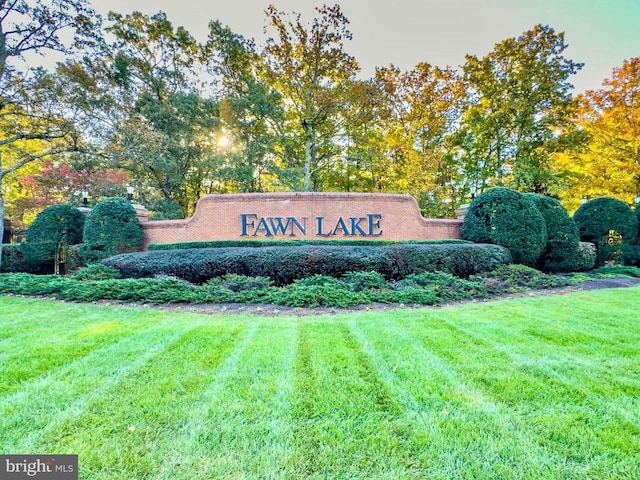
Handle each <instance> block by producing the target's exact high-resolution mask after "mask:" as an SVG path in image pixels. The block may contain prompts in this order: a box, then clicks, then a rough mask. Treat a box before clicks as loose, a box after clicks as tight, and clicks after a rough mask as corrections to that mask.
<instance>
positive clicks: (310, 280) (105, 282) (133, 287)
mask: <svg viewBox="0 0 640 480" xmlns="http://www.w3.org/2000/svg"><path fill="white" fill-rule="evenodd" d="M626 268H627V269H630V270H637V271H639V272H640V269H638V268H636V267H626ZM118 273H119V272H118V271H117V270H115V269H113V268H110V267H107V266H105V265H91V266H89V267H85V268H82V269H80V270H79V271H78V272H76V274H75V275H74V276H73V277H61V276H57V275H33V274H27V273H12V274H3V275H1V276H0V293H6V294H17V295H32V296H33V295H48V296H52V297H54V298H57V299H61V300H69V301H77V302H95V301H98V300H118V301H121V302H141V303H156V304H161V303H261V304H273V305H286V306H294V307H317V306H327V307H349V306H353V305H362V304H370V303H405V304H406V303H409V304H422V305H436V304H440V303H443V302H448V301H451V300H472V299H486V298H489V297H490V296H492V295H500V294H503V293H514V292H521V291H523V290H525V289H544V288H552V287H559V286H565V285H570V284H572V283H575V282H576V281H582V280H584V279H585V278H588V277H586V276H581V277H576V278H574V277H571V276H560V275H550V274H544V273H542V272H539V271H537V270H535V269H533V268H530V267H527V266H524V265H515V264H509V265H502V266H500V267H498V268H496V269H494V270H491V271H489V272H487V273H484V274H477V275H473V276H470V277H469V278H467V279H462V278H459V277H456V276H454V275H451V274H450V273H446V272H422V273H417V274H411V275H407V276H406V277H404V278H403V279H402V280H399V281H396V280H392V281H388V280H386V279H385V278H384V276H383V275H382V274H380V273H377V272H366V271H363V272H347V273H346V274H344V275H343V276H342V277H340V278H335V277H330V276H327V275H313V276H310V277H306V278H301V279H298V280H295V281H293V282H292V283H290V284H287V285H282V286H275V285H274V282H273V280H272V279H270V278H268V277H260V276H258V277H253V276H245V275H238V274H226V275H223V276H221V277H215V278H212V279H210V280H209V281H208V282H207V283H205V284H203V285H196V284H191V283H189V282H186V281H184V280H183V279H180V278H177V277H172V276H167V275H157V276H155V277H154V278H117V276H118ZM614 274H615V272H614Z"/></svg>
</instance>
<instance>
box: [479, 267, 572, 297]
mask: <svg viewBox="0 0 640 480" xmlns="http://www.w3.org/2000/svg"><path fill="white" fill-rule="evenodd" d="M478 277H479V278H484V279H485V283H486V286H487V288H488V290H489V292H490V293H503V292H521V291H523V290H525V289H529V288H536V289H543V288H552V287H560V286H563V285H568V284H569V283H570V281H569V279H568V278H563V277H560V276H558V275H548V274H545V273H542V272H540V271H538V270H536V269H534V268H531V267H527V266H526V265H501V266H500V267H498V268H496V269H495V270H493V271H491V272H488V273H486V274H483V275H480V276H478ZM477 279H478V278H476V277H474V280H477Z"/></svg>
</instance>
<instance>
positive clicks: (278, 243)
mask: <svg viewBox="0 0 640 480" xmlns="http://www.w3.org/2000/svg"><path fill="white" fill-rule="evenodd" d="M400 243H410V244H420V245H422V244H430V245H439V244H445V243H446V244H449V243H472V242H469V241H467V240H456V239H447V240H402V241H401V240H315V239H305V240H210V241H201V242H176V243H151V244H149V246H148V249H149V250H187V249H190V248H228V247H299V246H302V245H350V246H361V247H364V246H373V247H376V246H380V245H398V244H400Z"/></svg>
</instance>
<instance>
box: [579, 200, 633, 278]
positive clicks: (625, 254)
mask: <svg viewBox="0 0 640 480" xmlns="http://www.w3.org/2000/svg"><path fill="white" fill-rule="evenodd" d="M573 220H574V221H575V223H576V226H577V227H578V232H579V234H580V240H582V241H583V242H592V243H594V244H595V245H596V250H597V265H598V266H599V267H601V266H603V265H605V264H607V263H621V264H624V263H635V261H636V258H637V256H636V251H637V245H636V238H637V236H638V220H637V217H636V215H635V213H634V212H633V211H632V210H631V208H630V207H629V205H627V204H626V203H624V202H622V201H620V200H617V199H615V198H610V197H600V198H595V199H593V200H591V201H589V202H587V203H585V204H583V205H581V206H580V208H578V210H577V211H576V213H575V215H574V216H573Z"/></svg>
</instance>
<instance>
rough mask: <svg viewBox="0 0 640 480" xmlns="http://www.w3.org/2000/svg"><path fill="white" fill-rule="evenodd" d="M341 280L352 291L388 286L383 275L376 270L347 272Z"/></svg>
mask: <svg viewBox="0 0 640 480" xmlns="http://www.w3.org/2000/svg"><path fill="white" fill-rule="evenodd" d="M342 281H343V282H344V283H345V284H346V285H347V287H348V288H349V289H350V290H353V291H354V292H361V291H363V290H372V289H380V288H387V287H388V286H389V285H388V284H387V281H386V279H385V278H384V276H382V274H380V273H378V272H347V273H345V274H344V277H343V278H342Z"/></svg>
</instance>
